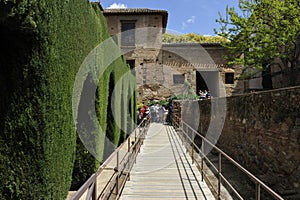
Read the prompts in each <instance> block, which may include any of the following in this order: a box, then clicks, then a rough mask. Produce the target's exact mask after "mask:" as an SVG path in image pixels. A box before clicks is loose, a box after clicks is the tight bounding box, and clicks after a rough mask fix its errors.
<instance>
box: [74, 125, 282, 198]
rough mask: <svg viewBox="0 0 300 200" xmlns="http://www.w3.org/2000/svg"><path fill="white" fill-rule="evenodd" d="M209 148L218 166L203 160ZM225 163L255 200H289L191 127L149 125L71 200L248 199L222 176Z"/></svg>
mask: <svg viewBox="0 0 300 200" xmlns="http://www.w3.org/2000/svg"><path fill="white" fill-rule="evenodd" d="M196 135H197V136H198V137H199V138H201V145H200V147H199V145H196V144H195V143H194V138H195V136H196ZM205 145H210V146H212V147H213V149H214V151H215V152H216V154H217V156H216V157H215V158H213V159H215V162H214V161H211V160H210V159H209V157H208V156H206V155H203V153H202V152H204V151H203V150H204V146H205ZM196 152H197V153H196ZM225 159H226V160H228V161H229V162H230V163H232V164H233V165H235V166H236V167H238V169H239V170H240V171H241V172H242V173H244V174H245V175H246V176H247V177H249V178H250V180H251V181H252V182H253V183H254V184H253V185H255V187H254V190H253V193H254V199H265V196H264V198H262V197H261V196H262V195H266V194H267V195H269V197H270V199H280V200H281V199H283V198H282V197H280V196H279V195H278V194H277V193H275V192H274V191H273V190H272V189H270V188H269V187H268V186H266V185H265V184H264V183H263V182H261V181H260V180H259V179H258V178H256V177H255V176H254V175H252V174H251V173H250V172H248V171H247V170H246V169H244V168H243V167H242V166H240V165H239V164H238V163H236V162H235V161H234V160H233V159H231V158H230V157H229V156H228V155H226V154H225V153H224V152H222V151H221V150H220V149H218V148H217V147H215V146H214V145H213V144H211V143H210V142H209V141H208V140H206V139H205V138H204V137H203V136H201V135H200V134H199V133H198V132H196V131H195V130H193V129H192V128H191V127H190V126H189V125H188V124H186V123H184V122H181V125H180V126H179V125H178V124H177V125H175V127H173V126H169V125H163V124H159V123H150V122H149V120H148V121H147V120H146V121H144V122H143V123H142V124H141V125H139V126H138V127H137V128H136V129H135V130H134V132H133V133H132V134H131V135H130V137H128V138H127V140H126V141H125V142H124V143H123V144H122V145H121V146H120V147H118V148H117V149H116V151H115V152H114V153H113V154H112V155H111V156H110V157H109V158H108V159H107V160H106V161H105V162H104V163H103V164H102V165H101V167H100V169H99V170H98V172H96V173H95V174H93V175H92V176H91V177H90V179H89V180H88V181H87V182H86V183H85V184H84V185H83V186H82V187H81V188H80V189H79V190H78V191H77V192H76V193H75V194H73V195H69V196H72V197H69V198H71V199H72V200H77V199H92V200H96V199H121V200H127V199H128V200H129V199H133V200H135V199H136V200H143V199H147V200H150V199H172V200H177V199H178V200H179V199H180V200H181V199H199V200H201V199H204V200H210V199H226V200H227V199H228V200H229V199H247V198H248V197H243V196H242V194H240V192H239V191H238V189H237V188H235V187H233V185H232V184H231V183H230V181H228V180H227V179H226V177H225V176H224V175H223V174H222V160H225ZM209 166H210V167H209ZM268 199H269V198H268Z"/></svg>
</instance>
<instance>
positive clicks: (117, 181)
mask: <svg viewBox="0 0 300 200" xmlns="http://www.w3.org/2000/svg"><path fill="white" fill-rule="evenodd" d="M116 171H117V180H116V193H117V196H119V151H117V166H116Z"/></svg>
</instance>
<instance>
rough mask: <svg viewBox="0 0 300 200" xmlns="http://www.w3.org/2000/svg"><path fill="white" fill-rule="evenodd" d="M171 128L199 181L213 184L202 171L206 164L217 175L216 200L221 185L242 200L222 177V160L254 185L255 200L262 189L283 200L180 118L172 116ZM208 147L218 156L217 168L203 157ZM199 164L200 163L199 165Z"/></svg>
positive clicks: (235, 189) (219, 193)
mask: <svg viewBox="0 0 300 200" xmlns="http://www.w3.org/2000/svg"><path fill="white" fill-rule="evenodd" d="M172 120H173V126H174V127H175V129H176V130H177V131H176V132H177V133H178V134H179V136H180V138H181V140H182V142H183V143H184V145H185V147H186V149H187V151H188V149H190V151H191V152H190V154H191V157H192V162H193V163H194V162H195V161H196V164H197V165H198V166H199V168H200V171H201V176H202V177H201V179H202V181H203V178H204V177H205V180H206V181H208V182H209V185H210V186H211V187H213V184H212V183H211V182H210V180H209V178H208V176H207V174H206V173H205V170H204V164H205V162H207V163H208V164H209V165H210V166H211V167H212V168H213V170H215V171H216V173H217V177H216V179H217V188H214V187H213V190H214V191H213V192H214V193H215V194H216V196H217V199H221V184H225V185H227V186H228V187H229V188H230V189H231V191H232V192H233V193H234V195H235V196H236V197H237V198H238V199H244V198H243V197H242V196H241V195H240V194H239V192H238V191H237V188H235V187H234V186H233V185H232V184H230V182H229V181H228V180H227V179H226V178H225V177H224V174H223V173H222V158H226V159H227V160H228V161H229V162H230V163H231V164H233V165H234V166H236V167H237V168H238V169H239V170H240V171H241V172H242V173H243V174H245V175H247V176H248V177H249V178H250V180H251V181H252V182H253V183H254V184H255V185H256V188H255V199H256V200H260V199H261V192H262V191H261V190H262V189H263V190H264V191H265V192H267V193H268V194H269V195H271V196H272V197H273V198H274V199H278V200H283V198H282V197H281V196H280V195H279V194H277V193H276V192H274V191H273V190H272V189H271V188H269V187H268V186H267V185H266V184H264V183H263V182H262V181H261V180H259V179H258V178H257V177H255V176H254V175H253V174H252V173H250V172H249V171H248V170H246V169H245V168H244V167H242V166H241V165H240V164H239V163H237V162H236V161H235V160H234V159H232V158H231V157H230V156H228V155H227V154H226V153H224V152H223V151H222V150H221V149H219V148H218V147H216V146H215V145H214V144H212V142H210V141H209V140H207V139H206V138H205V137H204V136H203V135H201V134H200V133H199V132H198V131H196V130H194V129H193V128H192V127H191V126H190V125H188V124H187V123H186V122H184V121H181V119H180V118H178V117H177V116H173V119H172ZM195 137H198V138H200V140H201V146H200V147H199V145H197V144H196V143H195V141H194V139H195ZM207 145H209V146H210V147H211V148H212V150H214V151H215V152H217V154H218V156H217V157H218V164H217V167H216V166H215V165H214V164H213V162H212V161H211V160H210V159H209V158H208V157H207V155H205V153H204V151H205V150H204V149H205V147H207ZM196 151H197V152H199V155H200V161H199V160H197V159H196V158H195V152H196ZM199 162H200V163H199Z"/></svg>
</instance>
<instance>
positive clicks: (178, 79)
mask: <svg viewBox="0 0 300 200" xmlns="http://www.w3.org/2000/svg"><path fill="white" fill-rule="evenodd" d="M173 83H174V84H184V75H183V74H173Z"/></svg>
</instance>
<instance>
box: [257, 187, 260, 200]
mask: <svg viewBox="0 0 300 200" xmlns="http://www.w3.org/2000/svg"><path fill="white" fill-rule="evenodd" d="M256 200H260V184H259V183H256Z"/></svg>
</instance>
